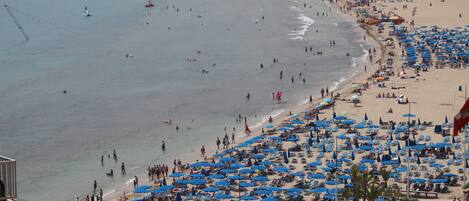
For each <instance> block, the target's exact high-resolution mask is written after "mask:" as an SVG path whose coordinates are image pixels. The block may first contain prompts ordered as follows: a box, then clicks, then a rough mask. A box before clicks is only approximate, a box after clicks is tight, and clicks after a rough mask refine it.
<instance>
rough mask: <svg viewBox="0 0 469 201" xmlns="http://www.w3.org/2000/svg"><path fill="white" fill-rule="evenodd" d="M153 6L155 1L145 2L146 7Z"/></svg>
mask: <svg viewBox="0 0 469 201" xmlns="http://www.w3.org/2000/svg"><path fill="white" fill-rule="evenodd" d="M153 6H155V5H153V3H152V2H151V0H148V2H147V3H146V4H145V7H147V8H151V7H153Z"/></svg>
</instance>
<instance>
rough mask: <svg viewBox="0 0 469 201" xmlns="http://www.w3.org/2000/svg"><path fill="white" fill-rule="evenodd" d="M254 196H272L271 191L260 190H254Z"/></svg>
mask: <svg viewBox="0 0 469 201" xmlns="http://www.w3.org/2000/svg"><path fill="white" fill-rule="evenodd" d="M255 194H256V195H272V191H269V190H264V189H260V190H256V191H255Z"/></svg>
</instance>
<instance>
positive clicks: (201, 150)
mask: <svg viewBox="0 0 469 201" xmlns="http://www.w3.org/2000/svg"><path fill="white" fill-rule="evenodd" d="M200 156H202V158H204V157H205V146H204V145H202V148H200Z"/></svg>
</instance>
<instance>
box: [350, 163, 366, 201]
mask: <svg viewBox="0 0 469 201" xmlns="http://www.w3.org/2000/svg"><path fill="white" fill-rule="evenodd" d="M351 176H352V185H353V187H352V189H351V191H352V195H353V200H355V201H357V200H360V197H361V196H362V194H363V192H362V188H361V180H362V177H361V173H360V170H359V169H358V167H357V166H356V165H353V166H352V175H351Z"/></svg>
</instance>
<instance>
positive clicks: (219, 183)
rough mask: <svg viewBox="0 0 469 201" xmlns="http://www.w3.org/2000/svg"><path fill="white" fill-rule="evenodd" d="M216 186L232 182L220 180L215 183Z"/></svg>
mask: <svg viewBox="0 0 469 201" xmlns="http://www.w3.org/2000/svg"><path fill="white" fill-rule="evenodd" d="M213 184H214V185H215V186H229V185H230V182H228V181H225V180H220V181H216V182H215V183H213Z"/></svg>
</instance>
